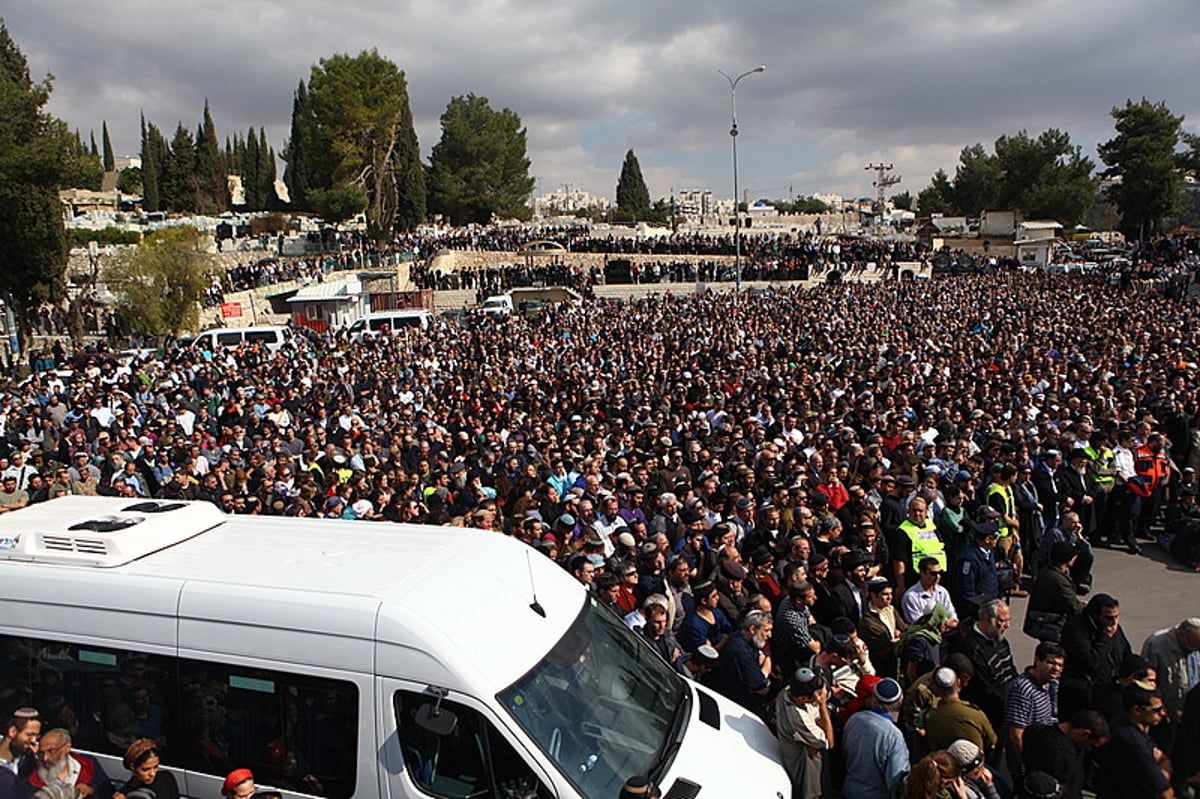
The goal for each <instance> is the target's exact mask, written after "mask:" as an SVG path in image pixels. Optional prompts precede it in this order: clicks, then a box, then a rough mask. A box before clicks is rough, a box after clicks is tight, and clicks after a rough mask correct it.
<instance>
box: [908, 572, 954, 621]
mask: <svg viewBox="0 0 1200 799" xmlns="http://www.w3.org/2000/svg"><path fill="white" fill-rule="evenodd" d="M935 602H936V603H937V604H939V605H941V606H942V607H944V608H945V609H946V610H948V611H950V618H952V619H958V613H957V612H955V610H954V602H953V601H952V600H951V599H950V592H949V591H947V590H946V589H945V588H943V587H942V584H941V583H935V584H934V586H933V590H932V591H926V590H925V589H924V588H922V587H921V584H920V583H919V582H918V583H917V584H916V585H914V586H913V587H912V588H910V589H908V590H907V591H905V592H904V596H902V597H900V615H901V616H903V617H904V620H905V621H906V622H908V623H909V624H912V623H913V622H914V621H916V620H917V619H919V618H921V617H922V616H924V615H925V614H926V613H928V612H929V611H930V609H931V608H932V607H933V605H934V603H935Z"/></svg>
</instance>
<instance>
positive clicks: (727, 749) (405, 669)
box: [0, 497, 791, 799]
mask: <svg viewBox="0 0 1200 799" xmlns="http://www.w3.org/2000/svg"><path fill="white" fill-rule="evenodd" d="M0 584H2V585H4V587H5V590H4V592H3V595H2V596H0V608H2V611H3V612H0V647H2V648H3V651H2V653H0V654H2V656H3V662H4V663H5V666H6V678H7V679H8V680H9V685H8V686H7V687H9V688H14V689H15V688H18V687H20V688H21V689H23V690H27V691H29V697H30V698H31V699H32V698H36V697H46V696H49V695H58V694H63V695H65V697H66V698H67V700H68V702H67V704H68V705H70V709H71V710H72V711H73V712H74V714H75V717H77V718H78V719H80V720H81V722H80V726H79V732H78V734H77V735H76V736H75V744H74V745H75V747H76V748H78V749H82V750H85V751H87V752H90V753H93V754H96V755H97V756H98V757H100V759H101V761H102V762H103V764H104V766H105V769H106V770H107V771H108V773H109V775H110V776H113V777H114V778H116V779H118V780H120V779H122V778H123V777H124V775H125V771H124V770H123V769H122V768H121V766H120V752H121V750H122V749H123V747H124V746H125V745H126V744H127V743H128V742H129V740H131V739H132V738H135V737H150V738H161V739H162V740H164V741H165V743H164V745H163V746H162V747H161V757H162V760H163V763H164V765H165V766H166V767H167V768H169V769H170V770H171V771H172V772H173V773H174V774H175V776H176V778H177V779H178V780H179V783H180V792H181V793H182V794H183V795H185V796H189V797H199V798H200V799H218V797H219V795H220V787H221V781H222V778H223V777H224V775H225V774H226V773H227V772H228V771H229V770H230V769H232V768H241V767H246V768H250V769H251V770H252V771H253V772H254V775H255V778H256V781H257V782H258V784H260V785H269V786H274V787H276V788H280V789H282V790H283V792H284V793H285V794H286V795H288V796H324V797H331V798H332V799H358V798H359V797H361V798H362V799H400V797H414V799H415V798H416V797H431V796H436V797H462V798H463V799H466V797H495V799H507V798H508V797H519V798H520V799H534V798H536V799H550V798H552V799H558V798H559V797H561V798H562V799H567V798H568V797H570V798H571V799H585V798H586V799H612V797H614V796H616V795H617V793H618V792H619V789H620V786H621V784H622V782H623V781H624V780H625V779H627V778H628V777H630V776H633V775H636V774H650V775H651V776H652V777H653V778H654V779H656V780H657V781H658V782H659V784H660V785H661V786H662V788H663V791H664V796H670V797H694V796H696V794H697V793H698V792H700V791H701V790H702V789H705V790H703V795H704V796H712V797H732V796H744V797H747V799H750V797H753V798H754V799H760V797H761V798H762V799H783V797H785V796H787V795H789V794H790V791H791V788H790V785H789V782H788V779H787V775H786V774H785V773H784V770H783V767H782V766H781V765H780V757H779V749H778V745H777V743H776V741H775V739H774V737H773V736H772V735H771V732H770V731H769V730H768V729H767V727H766V726H765V725H764V724H763V723H762V722H761V721H759V720H758V719H757V718H756V717H755V716H754V715H753V714H752V713H750V712H749V711H748V710H745V709H743V708H742V707H740V706H739V705H737V704H735V703H733V702H731V701H729V700H727V699H725V698H723V697H721V696H719V695H717V694H715V693H712V692H711V691H709V690H708V689H706V688H704V687H702V686H700V685H697V684H695V683H693V682H691V681H688V680H685V679H683V678H682V677H680V676H679V675H678V674H677V673H676V672H675V671H674V670H673V669H672V668H671V667H670V666H669V665H668V664H667V663H666V662H664V661H663V660H662V659H661V658H660V657H659V656H658V655H657V654H656V653H655V652H654V651H653V650H652V649H651V648H650V647H649V646H648V645H646V643H645V642H644V641H643V640H642V639H641V638H640V637H638V636H637V635H636V634H635V633H633V632H632V631H630V630H629V629H628V628H627V627H626V626H625V624H624V623H623V622H622V621H621V620H620V619H619V618H618V617H617V616H616V615H615V614H613V613H611V612H610V611H608V610H607V609H605V608H604V607H602V606H600V605H599V604H598V603H597V602H596V600H595V599H594V598H593V597H592V596H591V595H590V594H588V593H587V592H586V591H585V590H584V589H583V587H582V586H580V585H579V584H578V583H577V582H576V581H575V580H574V579H572V578H571V577H570V576H569V575H568V574H566V573H565V572H564V571H563V570H562V569H561V568H559V567H558V566H557V565H555V564H554V563H553V562H552V561H550V560H549V559H547V558H545V557H544V556H542V555H540V554H539V553H537V552H535V551H534V550H532V549H530V548H528V547H526V546H525V545H523V544H520V543H518V542H516V541H514V540H512V539H509V538H507V537H505V536H502V535H497V534H495V533H482V532H480V531H478V530H474V531H472V530H463V529H454V528H447V527H423V526H419V525H396V524H391V523H381V522H352V521H342V520H315V519H289V518H276V517H257V516H255V517H252V516H245V517H243V516H225V515H224V514H222V513H221V512H220V511H219V510H218V509H217V508H216V507H215V506H213V505H211V504H207V503H204V502H165V501H153V500H145V501H133V502H131V501H129V500H127V499H117V498H106V497H62V498H59V499H55V500H51V501H49V502H44V503H40V504H37V505H32V506H29V507H28V508H25V509H22V510H20V511H17V512H14V513H7V514H4V515H3V516H2V517H0ZM24 699H25V695H24V694H23V695H22V696H21V698H20V699H17V698H14V699H13V701H16V702H21V701H23V700H24ZM60 707H61V703H59V704H55V705H54V706H51V705H50V704H49V703H47V706H46V707H41V708H39V709H40V710H41V711H42V713H43V714H44V715H43V728H44V729H46V728H49V727H53V726H57V725H56V718H57V717H56V716H55V715H54V714H55V713H57V712H58V708H60ZM82 720H86V721H82Z"/></svg>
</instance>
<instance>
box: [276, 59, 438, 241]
mask: <svg viewBox="0 0 1200 799" xmlns="http://www.w3.org/2000/svg"><path fill="white" fill-rule="evenodd" d="M292 137H293V138H292V141H291V142H290V143H289V146H288V150H287V152H286V157H287V159H288V176H289V181H290V182H289V188H291V189H292V190H293V191H294V192H295V194H294V195H293V201H297V200H300V201H304V202H308V203H309V204H310V205H311V203H312V200H313V197H312V193H313V191H314V190H323V191H326V192H329V191H331V190H334V189H337V191H336V192H335V194H334V195H328V194H327V195H324V197H325V199H328V198H329V197H330V196H336V197H340V198H345V197H348V196H351V194H352V192H347V191H346V190H345V189H346V187H352V186H357V187H360V188H361V189H362V190H363V191H364V192H365V193H366V198H367V205H366V213H367V235H368V236H369V237H370V238H371V239H372V240H373V241H376V242H379V243H383V242H385V241H387V240H388V239H389V238H390V237H391V234H392V231H393V229H394V228H395V227H396V225H397V220H400V222H401V224H402V225H404V226H412V225H414V224H416V223H417V222H420V221H422V219H423V217H424V204H425V182H424V175H423V170H422V167H421V163H420V152H419V148H418V145H417V134H416V131H415V129H414V128H413V119H412V111H411V109H410V108H409V103H408V83H407V81H406V79H405V77H404V73H403V72H402V71H401V70H400V69H399V68H398V67H397V66H396V65H395V64H394V63H392V62H391V61H389V60H388V59H386V58H384V57H383V56H381V55H380V54H379V52H378V51H377V50H370V51H365V50H364V51H363V52H361V53H359V54H358V55H357V56H350V55H345V54H337V55H334V56H331V57H329V58H323V59H321V61H320V62H319V63H318V64H317V65H316V66H314V67H313V68H312V74H311V75H310V76H309V81H308V86H307V89H305V87H304V85H303V84H301V87H300V90H299V91H297V94H296V98H295V101H294V103H293V119H292ZM401 189H403V190H404V192H405V196H403V197H401V194H400V191H401ZM402 210H403V213H401V211H402Z"/></svg>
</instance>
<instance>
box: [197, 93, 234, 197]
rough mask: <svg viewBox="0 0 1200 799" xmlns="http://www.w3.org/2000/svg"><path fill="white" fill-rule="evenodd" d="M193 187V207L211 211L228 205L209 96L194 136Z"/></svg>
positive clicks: (222, 164) (223, 171)
mask: <svg viewBox="0 0 1200 799" xmlns="http://www.w3.org/2000/svg"><path fill="white" fill-rule="evenodd" d="M196 188H197V206H198V207H197V209H196V210H198V211H201V212H203V213H211V212H217V211H224V210H225V209H226V208H228V207H229V182H228V179H227V178H226V175H225V163H224V161H223V159H222V158H221V145H220V144H219V143H218V141H217V127H216V125H214V124H213V119H212V113H211V112H210V111H209V108H208V100H205V101H204V122H203V123H202V124H201V125H200V131H199V133H198V134H197V136H196Z"/></svg>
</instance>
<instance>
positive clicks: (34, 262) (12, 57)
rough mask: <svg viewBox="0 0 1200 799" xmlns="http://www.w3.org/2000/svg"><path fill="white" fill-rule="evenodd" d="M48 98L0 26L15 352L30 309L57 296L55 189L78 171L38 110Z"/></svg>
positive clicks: (2, 210)
mask: <svg viewBox="0 0 1200 799" xmlns="http://www.w3.org/2000/svg"><path fill="white" fill-rule="evenodd" d="M49 98H50V80H49V78H47V79H45V80H43V81H40V82H35V81H33V79H32V78H31V77H30V75H29V63H28V62H27V61H26V60H25V55H24V54H23V53H22V52H21V50H20V48H18V47H17V45H16V42H14V41H13V40H12V37H11V36H9V33H8V28H7V27H6V26H5V25H4V24H3V23H2V22H0V264H3V268H2V269H0V292H2V293H3V294H4V295H5V299H6V300H7V301H8V302H9V303H10V307H11V309H12V311H13V313H14V314H16V317H17V331H16V333H17V335H18V338H19V344H20V345H21V347H22V348H24V347H25V346H26V345H27V344H28V343H29V337H30V336H31V335H32V332H33V324H32V318H33V315H34V311H35V310H36V308H37V307H38V306H39V305H40V304H41V303H42V302H45V301H48V300H49V301H56V300H59V299H61V298H62V296H63V293H64V288H65V279H64V278H65V274H66V267H67V243H66V233H65V230H64V228H63V216H62V204H61V203H60V202H59V199H58V189H59V188H61V187H62V186H63V181H64V176H65V175H66V174H67V173H68V172H70V171H73V170H76V169H78V168H79V166H80V164H79V156H78V149H79V144H80V142H79V139H78V138H77V137H76V138H75V139H74V141H72V136H71V134H70V132H69V128H68V127H67V126H66V124H64V123H63V122H62V121H61V120H59V119H56V118H54V117H53V116H51V115H50V114H47V113H45V111H44V110H43V107H44V106H45V104H46V102H47V101H48V100H49ZM96 166H97V168H98V167H99V163H98V162H97V163H96Z"/></svg>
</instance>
